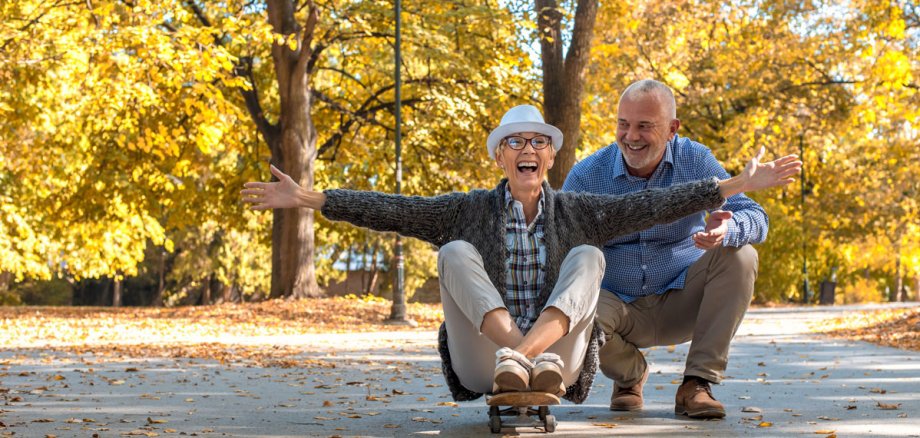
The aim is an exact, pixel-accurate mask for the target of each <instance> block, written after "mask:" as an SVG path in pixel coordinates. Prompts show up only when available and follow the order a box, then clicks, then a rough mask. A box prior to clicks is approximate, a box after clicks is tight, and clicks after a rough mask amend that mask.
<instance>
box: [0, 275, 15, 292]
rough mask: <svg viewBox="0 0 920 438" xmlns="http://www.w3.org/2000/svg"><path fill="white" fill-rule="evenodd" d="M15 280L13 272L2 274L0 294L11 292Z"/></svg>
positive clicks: (0, 277)
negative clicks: (11, 285) (12, 282)
mask: <svg viewBox="0 0 920 438" xmlns="http://www.w3.org/2000/svg"><path fill="white" fill-rule="evenodd" d="M12 279H13V273H12V272H6V271H4V272H0V292H6V291H8V290H10V283H11V281H12Z"/></svg>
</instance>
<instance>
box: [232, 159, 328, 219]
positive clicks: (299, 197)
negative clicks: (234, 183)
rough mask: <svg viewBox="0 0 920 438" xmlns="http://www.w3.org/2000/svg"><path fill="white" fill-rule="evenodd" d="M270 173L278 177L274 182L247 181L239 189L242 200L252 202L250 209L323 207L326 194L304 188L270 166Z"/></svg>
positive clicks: (317, 208)
mask: <svg viewBox="0 0 920 438" xmlns="http://www.w3.org/2000/svg"><path fill="white" fill-rule="evenodd" d="M271 172H272V175H275V177H277V178H278V181H275V182H267V183H266V182H248V183H246V184H243V187H245V189H243V190H241V191H240V194H241V195H243V202H248V203H251V204H253V205H252V206H250V207H249V209H250V210H270V209H273V208H295V207H307V208H312V209H315V210H319V209H321V208H323V204H325V202H326V196H325V195H323V194H322V193H319V192H311V191H308V190H304V189H303V187H300V185H298V184H297V183H296V182H294V180H293V179H292V178H291V177H290V176H288V175H287V174H285V173H284V172H282V171H281V170H279V169H278V168H277V167H275V166H274V165H272V166H271Z"/></svg>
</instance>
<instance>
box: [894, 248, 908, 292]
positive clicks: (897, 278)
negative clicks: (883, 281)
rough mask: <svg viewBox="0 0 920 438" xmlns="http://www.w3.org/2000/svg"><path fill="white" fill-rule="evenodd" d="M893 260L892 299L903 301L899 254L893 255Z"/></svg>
mask: <svg viewBox="0 0 920 438" xmlns="http://www.w3.org/2000/svg"><path fill="white" fill-rule="evenodd" d="M895 257H897V259H895V261H894V300H895V301H902V302H903V301H905V299H904V276H903V275H901V256H900V255H895Z"/></svg>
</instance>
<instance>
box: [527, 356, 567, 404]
mask: <svg viewBox="0 0 920 438" xmlns="http://www.w3.org/2000/svg"><path fill="white" fill-rule="evenodd" d="M533 363H534V365H533V369H532V370H531V371H530V390H531V391H536V392H548V393H550V394H555V395H563V394H565V385H564V384H563V383H562V368H563V367H564V366H565V364H564V363H563V362H562V358H561V357H559V355H558V354H555V353H541V354H540V355H538V356H537V357H535V358H534V360H533Z"/></svg>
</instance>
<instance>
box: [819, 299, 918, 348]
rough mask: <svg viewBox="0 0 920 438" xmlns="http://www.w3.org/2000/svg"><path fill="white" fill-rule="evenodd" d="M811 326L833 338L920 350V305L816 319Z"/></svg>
mask: <svg viewBox="0 0 920 438" xmlns="http://www.w3.org/2000/svg"><path fill="white" fill-rule="evenodd" d="M813 329H814V331H815V332H817V333H824V334H827V335H830V336H833V337H836V338H844V339H851V340H857V341H866V342H871V343H873V344H877V345H884V346H887V347H895V348H900V349H904V350H913V351H920V308H917V307H914V308H907V309H886V310H875V311H870V312H855V313H851V314H849V315H847V316H845V317H842V318H834V319H828V320H823V321H820V322H817V323H815V324H814V325H813Z"/></svg>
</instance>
